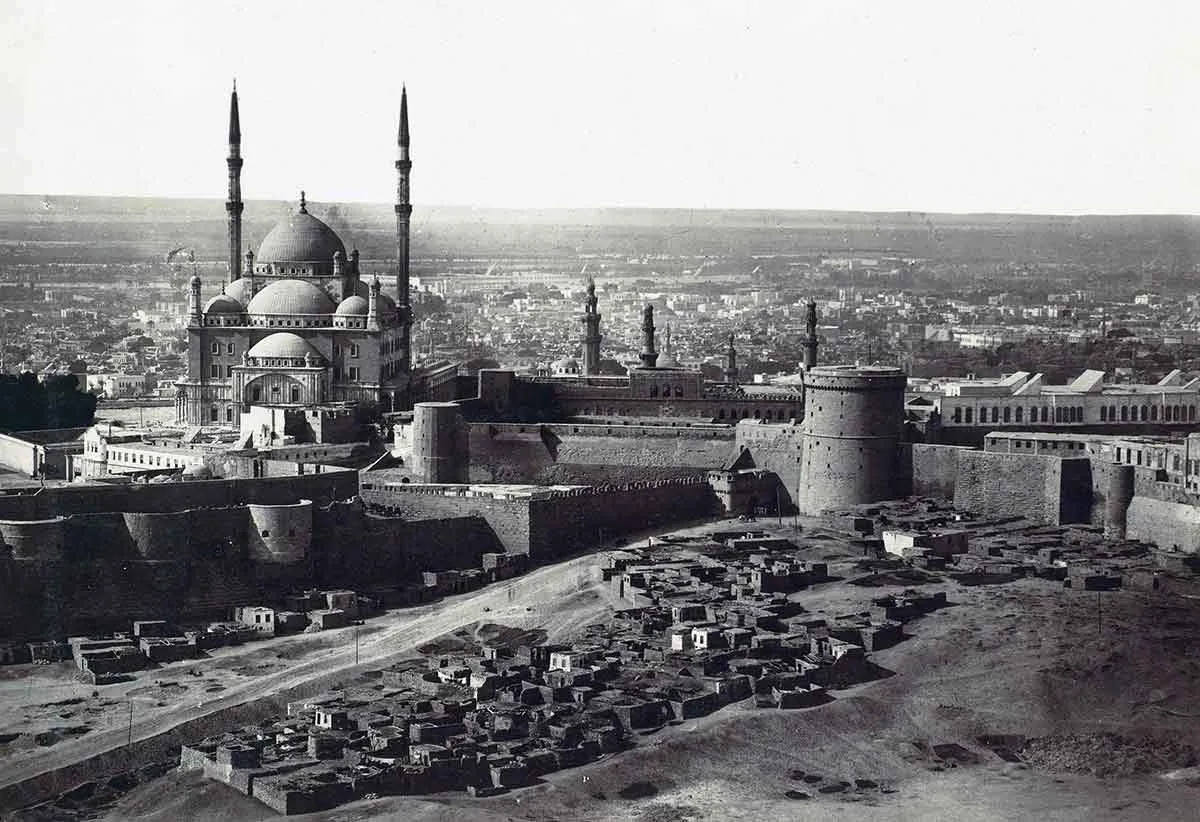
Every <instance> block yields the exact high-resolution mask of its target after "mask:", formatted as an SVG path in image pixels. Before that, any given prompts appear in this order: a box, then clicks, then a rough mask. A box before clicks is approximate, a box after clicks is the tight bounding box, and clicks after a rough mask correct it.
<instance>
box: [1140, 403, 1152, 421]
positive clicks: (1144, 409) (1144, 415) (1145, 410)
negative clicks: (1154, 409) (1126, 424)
mask: <svg viewBox="0 0 1200 822" xmlns="http://www.w3.org/2000/svg"><path fill="white" fill-rule="evenodd" d="M1149 415H1150V409H1148V408H1147V407H1146V406H1144V405H1143V406H1142V422H1145V421H1146V418H1147V417H1148V416H1149Z"/></svg>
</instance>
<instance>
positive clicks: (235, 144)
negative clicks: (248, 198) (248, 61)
mask: <svg viewBox="0 0 1200 822" xmlns="http://www.w3.org/2000/svg"><path fill="white" fill-rule="evenodd" d="M225 163H226V165H228V166H229V199H228V200H226V201H225V210H226V211H227V212H229V282H233V281H234V280H236V279H237V278H239V277H241V276H242V209H243V208H244V206H243V205H242V124H241V121H240V120H239V118H238V98H237V81H236V80H234V81H233V93H232V94H231V95H230V96H229V156H228V157H227V158H226V159H225Z"/></svg>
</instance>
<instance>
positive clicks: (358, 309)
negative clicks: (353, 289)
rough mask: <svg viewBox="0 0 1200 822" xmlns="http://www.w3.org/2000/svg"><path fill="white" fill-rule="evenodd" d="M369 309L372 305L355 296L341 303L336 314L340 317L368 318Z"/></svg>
mask: <svg viewBox="0 0 1200 822" xmlns="http://www.w3.org/2000/svg"><path fill="white" fill-rule="evenodd" d="M369 309H370V304H368V303H367V301H366V300H364V299H363V298H362V297H360V296H358V295H357V294H355V295H354V296H352V297H347V298H346V299H344V300H342V301H341V302H340V303H338V307H337V311H336V312H335V313H336V314H337V315H338V316H339V317H346V316H356V317H358V316H361V317H365V316H367V311H368V310H369Z"/></svg>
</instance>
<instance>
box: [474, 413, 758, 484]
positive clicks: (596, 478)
mask: <svg viewBox="0 0 1200 822" xmlns="http://www.w3.org/2000/svg"><path fill="white" fill-rule="evenodd" d="M733 440H734V433H733V429H731V428H720V427H713V428H711V429H701V430H696V429H690V428H687V427H684V426H679V427H672V426H643V425H635V426H623V425H593V424H577V425H572V424H555V425H536V424H528V425H520V424H501V423H475V424H473V425H472V426H471V431H470V452H471V467H470V475H469V479H470V481H471V482H511V483H534V484H538V485H579V484H584V485H590V484H596V483H604V482H608V483H627V482H641V481H648V480H658V479H670V478H674V477H681V476H695V475H698V474H701V473H703V472H705V471H708V470H710V469H712V468H719V467H722V466H723V465H725V464H727V463H728V462H729V461H730V460H731V459H732V458H733V456H734V454H735V453H736V452H735V451H734V444H733Z"/></svg>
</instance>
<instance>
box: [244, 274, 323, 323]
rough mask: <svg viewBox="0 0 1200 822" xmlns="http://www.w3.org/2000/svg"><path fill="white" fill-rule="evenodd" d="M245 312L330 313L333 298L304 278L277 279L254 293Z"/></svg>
mask: <svg viewBox="0 0 1200 822" xmlns="http://www.w3.org/2000/svg"><path fill="white" fill-rule="evenodd" d="M246 313H247V314H288V315H293V316H294V315H297V314H301V315H303V314H308V315H313V314H332V313H333V300H331V299H330V298H329V295H328V294H326V293H325V292H324V291H322V290H321V289H319V288H317V287H316V286H315V285H313V284H312V283H306V282H305V281H304V280H279V281H278V282H274V283H271V284H270V285H269V286H267V287H266V288H264V289H263V290H262V291H260V292H258V293H257V294H255V295H254V298H253V299H252V300H250V304H249V305H248V306H246Z"/></svg>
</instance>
